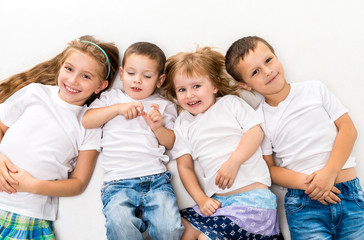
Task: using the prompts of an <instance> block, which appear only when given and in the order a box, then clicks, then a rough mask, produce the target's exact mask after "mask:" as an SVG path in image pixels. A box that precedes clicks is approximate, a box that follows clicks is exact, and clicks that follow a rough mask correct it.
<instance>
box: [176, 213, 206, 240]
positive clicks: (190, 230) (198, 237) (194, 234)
mask: <svg viewBox="0 0 364 240" xmlns="http://www.w3.org/2000/svg"><path fill="white" fill-rule="evenodd" d="M181 220H182V224H183V226H184V227H185V231H184V232H183V234H182V237H181V240H208V238H207V237H206V236H205V235H203V234H202V233H201V232H200V231H198V230H197V229H196V228H194V227H192V225H191V224H190V222H189V221H187V219H185V218H182V219H181Z"/></svg>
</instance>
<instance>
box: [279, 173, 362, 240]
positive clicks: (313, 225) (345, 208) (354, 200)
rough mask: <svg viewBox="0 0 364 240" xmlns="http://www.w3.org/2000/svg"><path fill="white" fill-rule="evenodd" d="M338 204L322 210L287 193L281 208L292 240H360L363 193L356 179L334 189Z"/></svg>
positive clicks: (305, 198)
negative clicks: (283, 210) (336, 190)
mask: <svg viewBox="0 0 364 240" xmlns="http://www.w3.org/2000/svg"><path fill="white" fill-rule="evenodd" d="M335 186H336V187H337V188H338V189H339V190H340V191H341V194H339V195H338V197H339V198H340V199H341V202H340V203H337V204H329V205H328V206H325V205H323V204H321V203H320V202H318V201H316V200H311V199H310V198H309V197H308V196H307V195H306V194H305V193H304V191H302V190H295V189H288V192H287V194H286V197H285V208H286V215H287V221H288V226H289V230H290V232H291V238H292V240H296V239H298V240H300V239H302V240H307V239H310V240H314V239H317V240H325V239H350V240H363V239H364V192H363V190H362V188H361V186H360V183H359V179H358V178H356V179H354V180H351V181H348V182H343V183H339V184H336V185H335Z"/></svg>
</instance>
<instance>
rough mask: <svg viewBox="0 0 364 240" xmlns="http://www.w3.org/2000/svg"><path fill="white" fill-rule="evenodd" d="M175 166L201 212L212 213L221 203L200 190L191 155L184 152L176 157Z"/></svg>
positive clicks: (208, 214)
mask: <svg viewBox="0 0 364 240" xmlns="http://www.w3.org/2000/svg"><path fill="white" fill-rule="evenodd" d="M177 167H178V173H179V176H180V178H181V180H182V183H183V185H184V187H185V188H186V190H187V192H188V193H189V194H190V195H191V197H192V198H193V199H194V200H195V202H196V203H197V205H198V206H199V207H200V211H201V213H203V214H204V215H206V216H210V215H212V214H214V213H215V212H216V210H217V209H218V208H220V205H221V204H220V202H219V201H217V200H215V199H213V198H209V197H207V196H206V194H205V193H204V192H203V191H202V189H201V187H200V184H199V183H198V180H197V177H196V173H195V168H194V165H193V160H192V157H191V155H189V154H185V155H183V156H181V157H179V158H177Z"/></svg>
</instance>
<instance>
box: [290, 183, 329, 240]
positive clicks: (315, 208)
mask: <svg viewBox="0 0 364 240" xmlns="http://www.w3.org/2000/svg"><path fill="white" fill-rule="evenodd" d="M285 208H286V216H287V222H288V226H289V230H290V233H291V238H292V239H295V240H307V239H310V240H328V239H332V234H331V213H330V206H325V205H323V204H321V203H320V202H318V201H314V200H311V199H310V198H309V197H308V196H307V195H306V194H305V193H304V191H302V190H296V189H288V192H287V194H286V197H285Z"/></svg>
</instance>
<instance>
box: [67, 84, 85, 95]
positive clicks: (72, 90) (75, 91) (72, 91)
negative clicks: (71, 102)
mask: <svg viewBox="0 0 364 240" xmlns="http://www.w3.org/2000/svg"><path fill="white" fill-rule="evenodd" d="M64 87H65V88H66V90H67V91H69V92H71V93H79V92H81V91H79V90H77V89H74V88H71V87H69V86H67V85H66V84H64Z"/></svg>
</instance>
